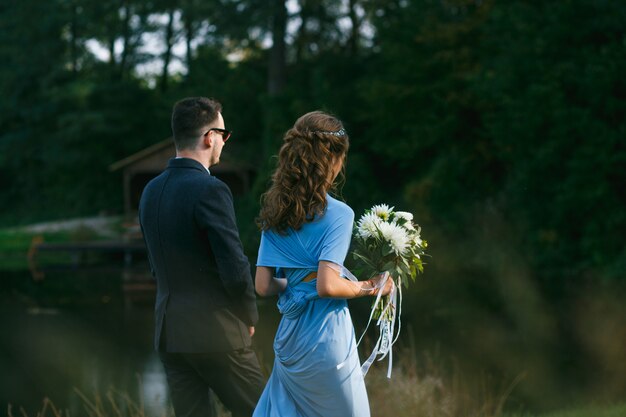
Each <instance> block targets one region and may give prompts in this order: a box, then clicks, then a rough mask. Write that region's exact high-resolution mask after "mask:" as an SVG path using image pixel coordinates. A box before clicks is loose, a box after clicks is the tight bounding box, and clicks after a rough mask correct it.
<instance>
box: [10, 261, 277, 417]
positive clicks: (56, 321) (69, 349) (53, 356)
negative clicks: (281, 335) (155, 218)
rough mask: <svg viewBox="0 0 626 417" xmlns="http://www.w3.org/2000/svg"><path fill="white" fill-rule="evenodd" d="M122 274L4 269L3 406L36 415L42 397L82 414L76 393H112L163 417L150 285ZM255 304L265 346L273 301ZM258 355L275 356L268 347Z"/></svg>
mask: <svg viewBox="0 0 626 417" xmlns="http://www.w3.org/2000/svg"><path fill="white" fill-rule="evenodd" d="M124 275H125V274H124V273H122V271H119V270H118V271H116V270H114V269H108V270H90V271H86V270H85V271H62V272H61V271H60V272H47V273H46V277H45V279H44V280H43V281H41V282H33V280H32V279H31V277H30V274H29V273H28V272H23V273H6V272H3V273H2V287H1V288H2V289H1V290H0V317H1V318H0V334H1V335H2V337H1V340H0V409H1V410H7V406H8V404H11V405H12V407H13V414H14V415H20V410H19V409H20V407H23V408H24V410H25V411H26V413H27V415H29V416H34V415H36V413H37V411H40V410H41V409H42V404H43V400H44V398H46V397H47V398H50V400H51V401H52V402H53V404H54V405H55V406H56V407H57V408H61V409H68V410H69V411H70V414H71V415H81V414H83V413H84V411H83V407H84V405H85V402H86V401H85V400H84V399H82V398H81V394H82V395H84V396H85V397H86V398H87V399H88V400H89V401H92V402H93V401H95V400H96V399H97V398H98V397H99V398H100V399H102V401H104V402H108V401H109V400H108V399H107V394H108V393H109V392H111V393H113V395H114V397H115V399H116V402H117V403H118V405H121V406H126V405H127V404H128V403H127V401H126V399H125V397H124V396H125V395H128V396H129V397H130V398H131V399H132V402H133V403H136V404H138V399H139V398H142V399H143V402H144V407H145V415H147V416H157V415H163V412H164V410H167V406H168V401H169V399H168V394H167V383H166V379H165V374H164V372H163V368H162V365H161V362H160V360H159V358H158V355H157V354H156V352H155V351H154V350H153V349H152V346H153V345H152V340H153V325H154V324H153V323H154V320H153V302H154V290H153V289H151V288H150V286H149V285H148V286H146V285H145V284H140V285H126V284H127V282H125V281H124V278H123V276H124ZM260 309H262V311H263V316H264V324H265V326H260V327H258V328H257V334H256V336H255V339H256V340H255V343H257V344H260V345H261V346H271V338H272V337H273V335H272V332H273V330H272V329H271V327H272V326H274V322H275V320H274V317H275V316H276V314H275V313H273V312H272V310H275V307H274V305H273V303H272V302H262V303H261V305H260ZM266 310H267V311H266ZM260 339H265V340H264V341H263V342H262V343H259V342H258V341H259V340H260ZM268 342H269V343H268ZM258 348H259V347H258V346H257V350H258ZM268 355H269V357H268ZM259 356H260V357H264V358H267V361H270V362H271V360H272V359H273V357H271V351H270V352H263V351H260V355H259ZM78 391H80V394H79V392H78Z"/></svg>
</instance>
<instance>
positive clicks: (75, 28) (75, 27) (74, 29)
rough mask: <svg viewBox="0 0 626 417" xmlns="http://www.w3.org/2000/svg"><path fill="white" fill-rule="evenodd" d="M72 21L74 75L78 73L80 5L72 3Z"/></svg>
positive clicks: (71, 55)
mask: <svg viewBox="0 0 626 417" xmlns="http://www.w3.org/2000/svg"><path fill="white" fill-rule="evenodd" d="M70 7H71V8H72V10H71V13H72V18H71V19H72V20H71V23H70V37H71V39H70V62H71V65H72V74H74V75H76V73H77V72H78V5H77V4H76V3H75V2H72V4H71V6H70Z"/></svg>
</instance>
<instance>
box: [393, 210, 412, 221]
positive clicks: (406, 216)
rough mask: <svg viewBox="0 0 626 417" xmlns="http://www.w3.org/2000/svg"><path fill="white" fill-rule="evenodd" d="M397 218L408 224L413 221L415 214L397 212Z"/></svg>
mask: <svg viewBox="0 0 626 417" xmlns="http://www.w3.org/2000/svg"><path fill="white" fill-rule="evenodd" d="M395 216H396V217H399V218H401V219H404V220H406V221H407V222H411V221H413V214H412V213H409V212H408V211H396V212H395Z"/></svg>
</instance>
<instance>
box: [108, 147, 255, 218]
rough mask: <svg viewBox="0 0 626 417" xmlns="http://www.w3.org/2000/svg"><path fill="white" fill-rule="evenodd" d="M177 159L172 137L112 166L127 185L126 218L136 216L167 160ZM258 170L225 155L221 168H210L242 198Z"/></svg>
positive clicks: (125, 191)
mask: <svg viewBox="0 0 626 417" xmlns="http://www.w3.org/2000/svg"><path fill="white" fill-rule="evenodd" d="M175 156H176V148H175V147H174V141H173V140H172V139H171V138H169V139H166V140H164V141H161V142H159V143H155V144H154V145H152V146H149V147H147V148H145V149H142V150H140V151H139V152H137V153H134V154H132V155H130V156H128V157H126V158H124V159H121V160H119V161H117V162H115V163H113V164H111V165H110V166H109V170H110V171H111V172H117V171H120V170H121V171H122V173H123V184H124V188H123V191H124V213H125V215H126V217H127V218H133V217H135V215H136V214H137V209H138V207H139V199H140V197H141V193H142V191H143V189H144V187H145V186H146V184H147V183H148V182H149V181H150V180H151V179H152V178H154V177H156V176H157V175H159V174H160V173H161V172H162V171H163V170H164V169H165V167H166V166H167V161H168V160H169V159H170V158H173V157H175ZM255 173H256V169H255V168H254V167H252V166H250V165H247V164H245V163H243V162H237V161H234V160H233V159H232V158H230V157H229V156H228V152H224V153H223V154H222V156H221V158H220V163H219V164H218V165H215V166H212V167H211V174H213V175H215V176H216V177H218V178H219V179H221V180H222V181H224V182H225V183H226V184H227V185H228V186H229V187H230V189H231V191H232V193H233V195H235V196H238V195H243V194H245V193H247V192H248V191H249V190H250V186H251V183H252V179H253V176H254V175H255Z"/></svg>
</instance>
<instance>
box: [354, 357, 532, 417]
mask: <svg viewBox="0 0 626 417" xmlns="http://www.w3.org/2000/svg"><path fill="white" fill-rule="evenodd" d="M395 350H396V351H395V352H394V366H393V370H392V375H391V379H388V378H387V363H386V359H385V360H383V362H382V363H374V365H372V368H370V371H369V373H368V374H367V376H366V379H365V382H366V385H367V392H368V395H369V402H370V408H371V413H372V417H500V416H502V415H503V414H502V413H503V408H504V405H505V403H506V401H507V398H508V396H509V394H510V393H511V391H512V390H513V388H514V387H515V385H516V384H517V383H518V382H519V380H520V379H521V376H520V377H518V378H516V379H515V380H514V381H511V382H510V383H509V384H507V385H506V386H504V388H502V389H500V390H497V389H494V388H493V384H491V383H487V380H486V378H485V379H483V380H482V381H481V380H480V378H478V381H477V378H475V377H471V378H465V377H464V376H463V375H462V374H461V371H459V370H456V371H452V372H450V373H448V374H444V372H442V371H441V369H443V366H441V363H439V361H438V360H437V358H436V357H435V356H431V355H428V354H424V355H421V356H420V359H419V362H420V363H419V365H418V359H417V357H416V355H415V354H414V352H415V350H414V349H411V348H400V349H395Z"/></svg>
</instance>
